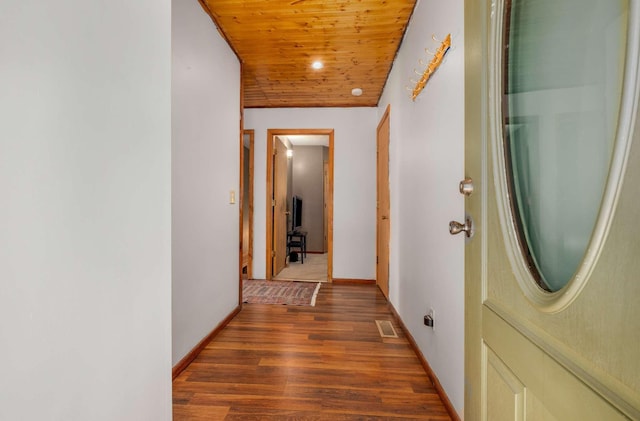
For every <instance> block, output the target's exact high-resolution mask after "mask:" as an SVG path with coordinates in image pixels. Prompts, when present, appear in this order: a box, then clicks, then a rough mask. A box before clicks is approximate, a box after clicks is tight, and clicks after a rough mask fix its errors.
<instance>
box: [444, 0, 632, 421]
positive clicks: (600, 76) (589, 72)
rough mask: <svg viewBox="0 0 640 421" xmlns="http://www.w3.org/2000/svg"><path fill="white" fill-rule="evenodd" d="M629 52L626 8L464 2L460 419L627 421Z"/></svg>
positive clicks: (626, 3)
mask: <svg viewBox="0 0 640 421" xmlns="http://www.w3.org/2000/svg"><path fill="white" fill-rule="evenodd" d="M639 43H640V0H607V1H602V0H538V1H527V0H486V1H479V2H478V1H467V2H466V3H465V56H466V59H465V60H466V63H465V72H466V80H465V85H466V87H465V89H466V95H465V96H466V100H465V113H466V128H465V136H466V141H465V142H466V145H465V147H466V151H465V155H466V158H465V160H466V169H465V171H466V175H467V176H468V177H470V178H472V179H473V181H472V183H473V191H471V188H469V186H468V185H469V184H470V183H471V181H470V180H467V183H466V184H465V185H461V193H470V194H469V195H468V196H467V198H466V199H465V201H466V212H467V214H468V215H470V217H469V218H465V221H462V222H460V223H457V224H456V223H455V221H454V222H452V224H451V225H450V229H451V232H452V234H453V233H463V232H464V233H466V234H471V235H470V237H468V239H467V244H466V258H465V284H466V286H465V291H466V296H465V299H466V303H465V305H466V307H467V310H466V322H465V335H466V350H465V381H466V384H465V419H466V420H467V421H469V420H491V421H494V420H516V419H517V420H525V419H532V420H554V419H557V420H616V419H628V418H631V419H640V306H639V305H637V301H638V298H639V297H640V282H638V274H639V273H640V239H639V236H640V228H639V227H638V220H639V218H640V211H639V209H640V206H639V205H638V202H637V200H638V198H637V196H638V185H639V183H640V150H639V148H640V128H639V127H638V121H637V120H639V117H640V116H639V107H638V96H639V91H640V83H639V78H638V66H639V58H638V45H639ZM464 186H466V188H465V189H463V187H464ZM465 237H466V235H465Z"/></svg>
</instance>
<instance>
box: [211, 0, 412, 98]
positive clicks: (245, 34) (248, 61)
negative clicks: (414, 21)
mask: <svg viewBox="0 0 640 421" xmlns="http://www.w3.org/2000/svg"><path fill="white" fill-rule="evenodd" d="M200 1H201V3H202V4H203V6H204V7H205V9H206V10H207V11H208V12H209V14H210V15H211V17H212V18H213V20H214V21H215V22H216V24H217V26H218V29H219V30H220V32H221V33H222V34H223V36H224V37H225V38H226V39H227V41H228V42H229V44H230V45H231V47H232V48H233V49H234V51H235V52H236V54H237V55H238V57H239V58H240V60H241V61H242V63H243V65H242V80H243V89H244V106H245V107H247V108H261V107H353V106H376V105H377V104H378V100H379V98H380V95H381V93H382V89H383V87H384V84H385V82H386V79H387V75H388V74H389V71H390V70H391V65H392V62H393V59H394V58H395V55H396V52H397V50H398V48H399V47H400V42H401V41H402V36H403V34H404V31H405V28H406V26H407V23H408V20H409V18H410V16H411V13H412V11H413V7H414V5H415V0H200ZM316 60H320V61H322V63H323V64H324V67H323V68H322V69H319V70H315V69H313V68H312V67H311V65H312V63H313V62H314V61H316ZM353 88H360V89H362V92H363V93H362V95H361V96H359V97H356V96H353V95H352V94H351V90H352V89H353Z"/></svg>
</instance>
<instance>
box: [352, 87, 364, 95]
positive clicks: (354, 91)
mask: <svg viewBox="0 0 640 421" xmlns="http://www.w3.org/2000/svg"><path fill="white" fill-rule="evenodd" d="M351 95H353V96H360V95H362V89H360V88H353V89H352V90H351Z"/></svg>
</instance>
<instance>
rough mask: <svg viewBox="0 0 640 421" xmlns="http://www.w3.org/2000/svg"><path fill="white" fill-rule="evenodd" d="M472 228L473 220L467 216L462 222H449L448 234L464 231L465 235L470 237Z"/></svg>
mask: <svg viewBox="0 0 640 421" xmlns="http://www.w3.org/2000/svg"><path fill="white" fill-rule="evenodd" d="M472 230H473V222H472V221H471V218H469V217H467V218H466V219H465V222H464V224H462V223H460V222H458V221H451V222H449V234H451V235H456V234H460V233H461V232H463V231H464V232H465V233H466V235H467V237H471V234H472Z"/></svg>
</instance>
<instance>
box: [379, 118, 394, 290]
mask: <svg viewBox="0 0 640 421" xmlns="http://www.w3.org/2000/svg"><path fill="white" fill-rule="evenodd" d="M389 109H390V108H389V107H387V109H386V110H385V113H384V115H383V116H382V119H381V120H380V123H379V124H378V131H377V136H376V137H377V142H378V147H377V159H378V162H377V183H376V184H377V210H376V214H377V232H376V237H377V246H376V253H377V254H376V256H377V258H376V280H377V283H378V287H379V288H380V290H381V291H382V293H383V294H384V296H385V297H387V298H389V237H390V232H391V220H390V219H389V214H390V211H389V208H390V203H389Z"/></svg>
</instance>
